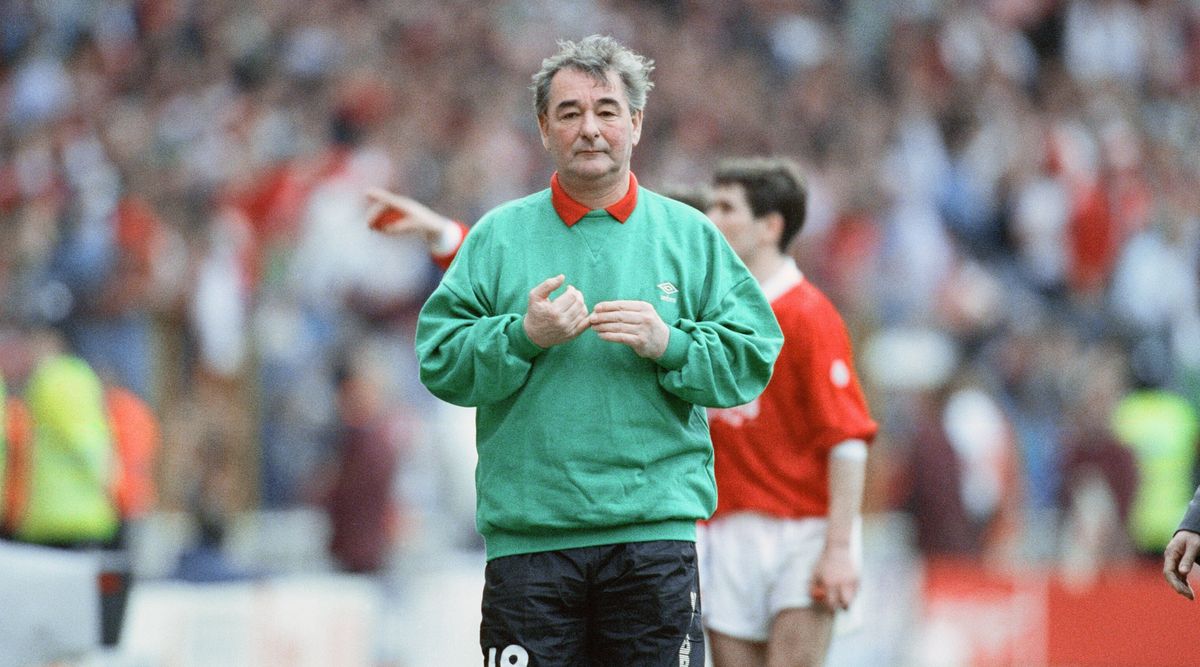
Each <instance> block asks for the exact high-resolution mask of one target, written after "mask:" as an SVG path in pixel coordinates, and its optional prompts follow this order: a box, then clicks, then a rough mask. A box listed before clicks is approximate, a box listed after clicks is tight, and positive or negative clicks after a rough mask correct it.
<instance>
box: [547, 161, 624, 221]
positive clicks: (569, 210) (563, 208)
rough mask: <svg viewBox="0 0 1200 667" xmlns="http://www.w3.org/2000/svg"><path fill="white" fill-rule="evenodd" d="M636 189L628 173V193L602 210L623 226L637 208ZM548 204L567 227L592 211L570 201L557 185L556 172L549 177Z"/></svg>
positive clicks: (572, 200) (569, 196)
mask: <svg viewBox="0 0 1200 667" xmlns="http://www.w3.org/2000/svg"><path fill="white" fill-rule="evenodd" d="M637 189H638V182H637V177H635V176H634V175H633V172H632V171H631V172H629V191H628V192H626V193H625V196H624V197H621V201H619V202H617V203H615V204H613V205H612V206H606V207H604V210H605V211H608V214H609V215H611V216H612V217H614V218H616V219H617V220H618V221H619V222H621V223H622V224H624V223H625V221H626V220H628V219H629V216H631V215H633V209H634V208H635V207H637ZM550 203H552V204H554V211H555V212H556V213H558V217H560V218H562V221H563V222H564V223H566V225H567V226H568V227H570V226H572V225H574V224H575V223H577V222H579V221H580V220H581V219H582V218H583V216H585V215H587V214H588V213H590V212H591V210H592V209H590V208H588V207H586V206H584V205H583V204H580V203H579V202H577V201H575V200H574V199H571V195H569V194H567V191H566V190H563V189H562V186H561V185H559V183H558V172H557V171H556V172H554V175H553V176H551V177H550Z"/></svg>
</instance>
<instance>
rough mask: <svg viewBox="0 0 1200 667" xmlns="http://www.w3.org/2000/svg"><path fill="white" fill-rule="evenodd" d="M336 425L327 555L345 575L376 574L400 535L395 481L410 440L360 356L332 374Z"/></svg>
mask: <svg viewBox="0 0 1200 667" xmlns="http://www.w3.org/2000/svg"><path fill="white" fill-rule="evenodd" d="M335 384H336V386H337V407H338V425H337V428H336V435H335V441H336V442H335V445H334V457H335V461H334V462H332V463H331V464H330V466H331V471H330V473H329V474H330V480H329V488H328V489H327V491H326V492H325V493H324V499H323V500H324V505H325V508H326V510H327V511H328V513H329V521H330V525H331V528H332V533H331V536H330V544H329V549H330V552H331V553H332V554H333V556H334V558H335V560H336V561H337V563H338V565H339V566H340V567H341V568H342V569H344V570H346V571H349V572H378V571H379V570H381V569H382V568H383V567H384V566H385V565H386V564H387V562H388V556H389V554H390V553H391V551H392V547H393V545H394V544H395V542H396V540H397V539H398V538H399V537H400V535H399V534H398V533H399V531H400V530H401V529H402V523H401V512H402V511H403V510H402V508H401V507H399V505H398V501H397V499H396V497H395V481H396V475H397V472H398V467H399V463H400V458H401V454H402V451H403V449H405V448H406V445H407V441H408V440H409V435H408V433H407V432H406V431H407V429H406V428H405V427H404V424H403V423H402V422H400V421H399V420H397V419H396V418H395V417H393V416H392V415H391V414H389V412H388V409H387V408H388V405H387V404H386V402H385V399H386V394H385V392H384V383H383V381H382V378H381V372H380V370H379V368H378V367H377V365H376V364H375V363H372V362H371V361H369V360H368V358H365V357H364V356H362V355H358V356H354V357H351V358H348V359H345V360H343V362H342V363H340V364H339V366H338V367H337V369H336V376H335Z"/></svg>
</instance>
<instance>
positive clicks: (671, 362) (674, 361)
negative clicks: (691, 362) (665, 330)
mask: <svg viewBox="0 0 1200 667" xmlns="http://www.w3.org/2000/svg"><path fill="white" fill-rule="evenodd" d="M669 329H670V331H671V337H670V338H669V339H667V349H666V351H665V352H663V354H662V356H661V357H659V358H658V359H656V360H655V361H656V362H657V363H658V365H659V366H662V367H663V368H665V369H667V370H671V371H677V370H679V369H680V368H683V365H684V364H685V363H686V362H687V353H688V347H689V346H690V345H691V344H692V338H691V336H688V335H687V334H685V333H684V332H683V331H681V330H680V329H677V328H676V327H669Z"/></svg>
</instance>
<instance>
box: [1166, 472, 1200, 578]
mask: <svg viewBox="0 0 1200 667" xmlns="http://www.w3.org/2000/svg"><path fill="white" fill-rule="evenodd" d="M1197 553H1200V488H1197V489H1196V495H1195V496H1193V497H1192V501H1191V502H1190V503H1188V509H1187V513H1186V514H1184V515H1183V521H1181V522H1180V523H1179V529H1178V530H1176V531H1175V536H1174V537H1172V538H1171V541H1170V542H1169V543H1167V548H1166V549H1165V550H1163V576H1164V577H1166V578H1167V583H1169V584H1171V587H1172V588H1174V589H1175V592H1176V593H1179V594H1180V595H1182V596H1184V597H1185V598H1187V599H1189V600H1194V599H1195V594H1194V593H1193V592H1192V586H1191V584H1189V583H1188V579H1187V578H1188V573H1189V572H1191V571H1192V566H1193V565H1195V564H1196V555H1197Z"/></svg>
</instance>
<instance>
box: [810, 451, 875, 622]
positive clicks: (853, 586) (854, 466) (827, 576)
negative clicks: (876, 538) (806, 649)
mask: <svg viewBox="0 0 1200 667" xmlns="http://www.w3.org/2000/svg"><path fill="white" fill-rule="evenodd" d="M866 462H867V444H866V443H865V442H864V441H862V440H857V439H850V440H846V441H844V442H842V443H840V444H838V445H836V446H835V447H834V448H833V449H832V450H830V452H829V517H828V527H827V531H826V536H825V548H824V550H823V551H822V552H821V558H820V560H819V561H818V562H817V567H816V570H815V572H814V574H813V582H812V591H811V592H812V596H813V599H816V600H823V601H824V602H825V604H826V605H827V606H828V607H830V608H831V609H845V608H847V607H849V606H850V603H851V602H853V601H854V598H855V596H856V595H858V587H859V570H858V565H857V564H856V563H855V561H854V557H853V553H852V551H851V547H850V540H851V535H852V534H853V530H854V523H855V521H856V520H857V519H858V517H859V515H860V514H861V513H862V494H863V485H864V480H865V478H866Z"/></svg>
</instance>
